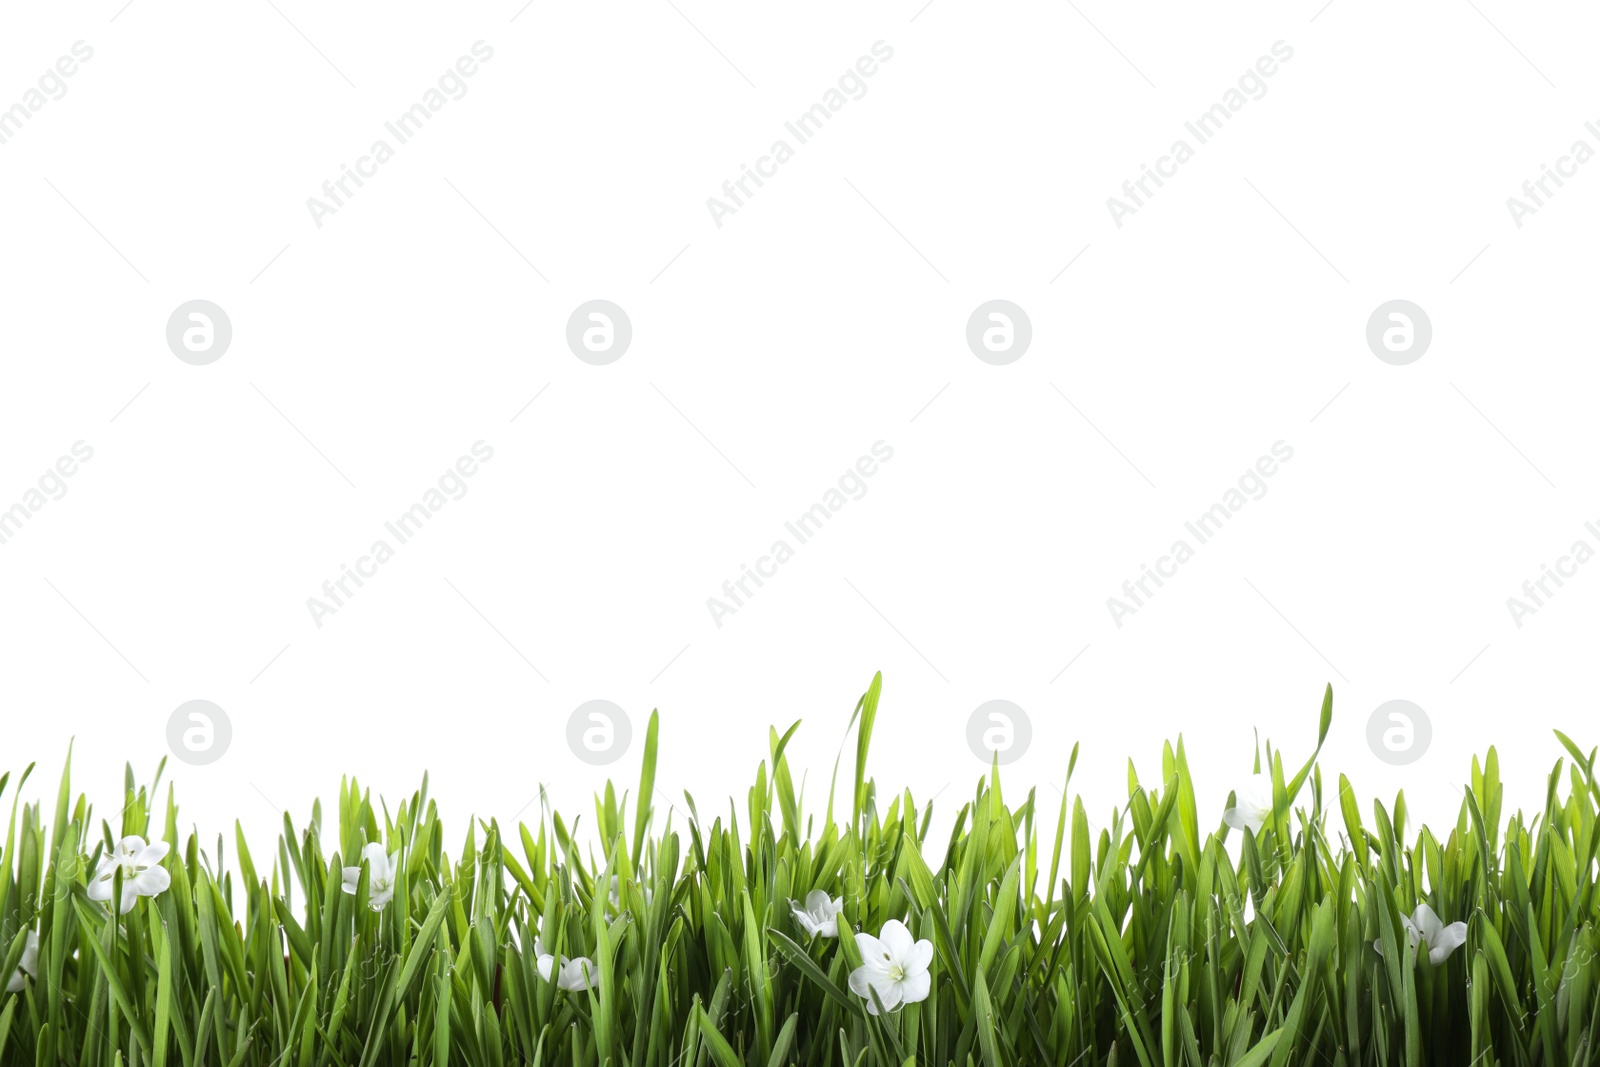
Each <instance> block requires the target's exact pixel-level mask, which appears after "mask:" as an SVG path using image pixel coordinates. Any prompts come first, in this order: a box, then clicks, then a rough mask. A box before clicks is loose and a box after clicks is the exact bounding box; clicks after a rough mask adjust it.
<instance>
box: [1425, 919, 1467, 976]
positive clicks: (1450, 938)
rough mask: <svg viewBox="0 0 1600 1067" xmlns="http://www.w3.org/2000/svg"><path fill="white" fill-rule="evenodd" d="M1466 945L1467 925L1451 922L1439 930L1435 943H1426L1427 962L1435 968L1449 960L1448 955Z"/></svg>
mask: <svg viewBox="0 0 1600 1067" xmlns="http://www.w3.org/2000/svg"><path fill="white" fill-rule="evenodd" d="M1466 943H1467V924H1466V923H1463V922H1453V923H1451V924H1450V925H1449V926H1446V927H1445V928H1444V929H1442V930H1440V931H1439V933H1438V940H1437V941H1431V940H1430V941H1429V942H1428V960H1429V962H1431V963H1432V964H1433V965H1434V966H1435V967H1437V966H1438V965H1439V964H1441V963H1443V962H1444V961H1445V960H1447V959H1449V958H1450V953H1452V952H1454V951H1455V950H1456V949H1458V948H1460V947H1461V946H1462V945H1464V944H1466Z"/></svg>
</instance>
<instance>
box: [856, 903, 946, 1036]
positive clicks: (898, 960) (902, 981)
mask: <svg viewBox="0 0 1600 1067" xmlns="http://www.w3.org/2000/svg"><path fill="white" fill-rule="evenodd" d="M856 948H857V949H859V950H860V952H861V966H860V967H857V968H856V969H855V970H853V971H851V972H850V991H851V992H852V993H854V994H855V995H856V996H858V997H862V998H864V999H865V1000H866V1002H867V1011H868V1012H869V1013H871V1014H873V1015H876V1014H878V1005H877V1002H876V1001H874V1000H873V999H872V994H873V993H876V994H878V1000H880V1001H882V1002H883V1010H884V1011H894V1010H895V1009H896V1008H898V1007H900V1006H901V1005H903V1004H915V1003H916V1002H917V1001H919V1000H927V999H928V991H929V990H930V989H931V988H932V987H933V976H932V975H930V974H929V973H928V964H929V963H931V962H933V942H932V941H929V940H926V939H923V940H921V941H914V940H912V938H911V931H910V930H907V929H906V925H905V923H903V922H901V921H900V920H899V919H890V920H889V921H888V922H886V923H884V924H883V929H882V930H880V931H879V932H878V936H877V937H873V936H872V935H871V934H856Z"/></svg>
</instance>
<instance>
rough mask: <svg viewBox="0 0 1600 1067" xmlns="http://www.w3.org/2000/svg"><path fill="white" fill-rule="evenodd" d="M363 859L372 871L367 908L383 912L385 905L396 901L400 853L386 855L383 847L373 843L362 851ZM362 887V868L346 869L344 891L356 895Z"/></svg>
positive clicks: (368, 882) (368, 887)
mask: <svg viewBox="0 0 1600 1067" xmlns="http://www.w3.org/2000/svg"><path fill="white" fill-rule="evenodd" d="M361 858H362V859H363V860H365V861H366V863H367V867H368V868H369V869H370V870H371V871H372V877H371V878H370V879H368V881H367V907H369V908H371V909H372V910H373V911H382V910H383V908H384V905H386V904H388V903H389V901H391V900H393V899H394V884H395V881H396V880H397V876H398V875H399V873H400V871H399V867H400V853H398V852H396V853H395V854H394V855H392V856H391V855H386V854H385V853H384V851H383V845H382V844H380V843H379V842H377V841H373V842H371V843H370V844H368V845H367V847H366V848H364V849H362V850H361ZM360 885H361V868H360V867H346V868H345V869H344V891H345V892H346V893H354V892H355V891H356V889H357V888H359V887H360Z"/></svg>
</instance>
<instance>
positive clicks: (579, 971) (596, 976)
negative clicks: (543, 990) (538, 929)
mask: <svg viewBox="0 0 1600 1067" xmlns="http://www.w3.org/2000/svg"><path fill="white" fill-rule="evenodd" d="M533 955H534V957H535V963H536V964H537V965H538V968H539V977H540V978H543V979H544V980H545V981H546V982H548V981H550V975H551V974H552V973H555V975H556V977H555V983H556V986H557V988H560V989H565V990H566V991H567V992H569V993H576V992H579V991H581V990H584V989H593V988H594V987H595V986H597V985H599V984H600V968H598V967H596V966H595V964H594V961H593V960H591V959H590V958H589V957H587V956H578V957H576V958H575V959H568V958H567V957H565V956H562V957H561V966H560V969H559V971H558V970H557V967H556V958H555V957H554V956H552V955H551V954H550V953H548V952H546V951H545V949H544V935H543V934H539V935H538V936H536V937H535V938H534V939H533Z"/></svg>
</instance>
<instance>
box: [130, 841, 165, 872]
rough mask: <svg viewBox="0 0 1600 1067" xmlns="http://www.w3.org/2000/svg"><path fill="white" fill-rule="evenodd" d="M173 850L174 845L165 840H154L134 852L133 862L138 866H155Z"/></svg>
mask: <svg viewBox="0 0 1600 1067" xmlns="http://www.w3.org/2000/svg"><path fill="white" fill-rule="evenodd" d="M170 851H172V846H171V845H169V844H167V843H166V842H165V841H152V842H150V843H149V844H148V845H146V846H145V847H144V848H142V849H140V850H139V851H138V852H135V853H134V854H133V863H134V866H136V867H154V866H155V865H156V864H158V863H160V862H161V861H162V860H164V859H166V858H167V853H168V852H170Z"/></svg>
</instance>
